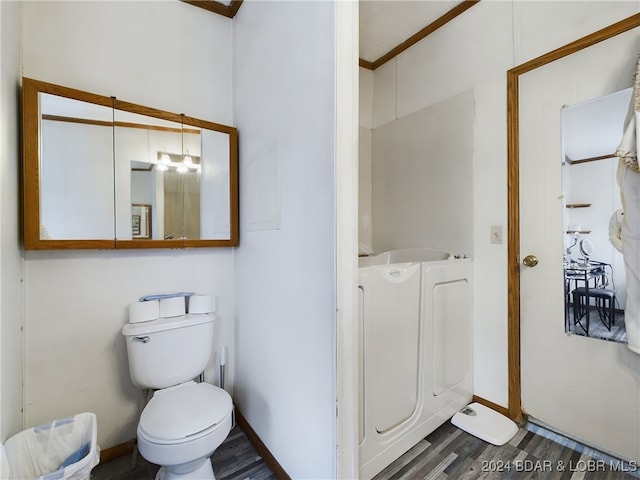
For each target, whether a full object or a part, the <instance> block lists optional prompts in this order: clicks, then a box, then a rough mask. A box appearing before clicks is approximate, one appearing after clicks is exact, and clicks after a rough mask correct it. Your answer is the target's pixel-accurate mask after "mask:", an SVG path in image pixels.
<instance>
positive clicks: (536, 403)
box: [519, 31, 640, 461]
mask: <svg viewBox="0 0 640 480" xmlns="http://www.w3.org/2000/svg"><path fill="white" fill-rule="evenodd" d="M637 38H638V37H637V32H634V31H631V32H628V33H625V34H621V35H619V36H617V37H615V38H612V39H609V40H607V41H605V42H602V43H600V44H597V45H594V46H591V47H589V48H588V49H586V50H582V51H580V52H578V53H574V54H573V55H570V56H568V57H566V58H563V59H561V60H556V61H554V62H552V63H550V64H548V65H545V66H543V67H539V68H536V69H534V70H532V71H530V72H528V73H525V74H523V75H521V76H520V83H519V85H520V96H519V99H520V111H519V119H520V125H519V136H520V149H519V152H520V239H521V241H520V260H521V263H520V268H521V272H520V275H521V278H520V288H521V303H520V311H521V388H522V408H523V410H524V412H525V413H526V414H528V415H529V416H531V417H534V418H536V419H538V420H540V421H542V422H544V423H546V424H548V425H550V426H552V427H553V428H555V429H557V430H560V431H563V432H567V433H569V434H570V435H572V436H574V437H576V438H578V439H581V440H583V441H584V442H586V443H588V444H591V445H594V446H597V447H599V448H601V449H604V450H607V451H610V452H612V453H615V454H616V455H617V456H621V457H624V458H627V459H632V460H636V461H637V460H638V459H640V407H639V406H640V355H636V354H634V353H632V352H631V351H630V350H628V349H627V348H626V346H625V345H623V344H619V343H614V342H607V341H604V340H598V339H592V338H586V337H582V336H577V335H569V334H567V333H565V329H564V288H563V263H562V254H563V232H562V213H563V212H562V209H563V198H562V195H563V192H562V179H561V129H560V111H561V108H562V106H563V105H567V104H569V105H570V104H574V103H578V102H581V101H585V100H588V99H590V98H596V97H598V96H601V95H604V94H607V93H611V92H613V91H616V90H620V89H621V88H624V87H625V86H630V85H631V78H630V77H629V78H628V80H627V82H626V84H625V82H624V78H623V76H624V75H625V74H629V72H630V71H631V68H628V66H630V64H631V63H634V62H635V60H636V59H637ZM612 161H614V160H612ZM528 255H533V256H535V257H537V260H538V264H537V265H536V266H532V267H527V266H524V265H523V264H522V260H523V259H524V258H525V257H526V256H528Z"/></svg>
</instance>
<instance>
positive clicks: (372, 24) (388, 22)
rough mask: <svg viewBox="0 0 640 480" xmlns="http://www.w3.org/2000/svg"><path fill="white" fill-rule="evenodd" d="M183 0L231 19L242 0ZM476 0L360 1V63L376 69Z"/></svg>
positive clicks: (476, 0)
mask: <svg viewBox="0 0 640 480" xmlns="http://www.w3.org/2000/svg"><path fill="white" fill-rule="evenodd" d="M182 1H183V2H186V3H190V4H192V5H195V6H198V7H201V8H205V9H207V10H210V11H212V12H214V13H218V14H220V15H225V16H227V17H230V18H233V17H234V15H235V14H236V13H237V11H238V9H239V8H240V6H241V4H242V2H243V0H182ZM249 1H251V0H249ZM478 1H479V0H359V2H360V60H361V61H360V65H361V66H364V67H366V68H370V69H375V68H377V67H378V66H380V65H382V64H383V63H385V62H386V61H387V60H389V59H390V58H392V57H393V56H395V55H397V54H398V53H400V51H402V50H404V49H406V48H408V47H409V46H411V45H413V44H414V43H415V42H416V41H418V40H420V39H422V38H424V37H425V36H426V35H428V34H429V33H431V32H432V31H434V30H435V29H437V28H439V27H440V26H442V25H443V24H444V23H446V22H447V21H450V20H452V19H453V18H455V17H456V16H457V15H459V14H460V13H462V12H463V11H465V10H466V9H467V8H470V7H471V6H472V5H473V4H475V3H477V2H478Z"/></svg>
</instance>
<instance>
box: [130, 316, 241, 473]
mask: <svg viewBox="0 0 640 480" xmlns="http://www.w3.org/2000/svg"><path fill="white" fill-rule="evenodd" d="M213 320H214V316H213V313H199V314H186V315H179V316H174V317H169V318H158V319H155V320H148V321H144V322H139V323H128V324H126V325H125V326H124V327H123V328H122V333H123V335H124V336H125V337H126V342H127V354H128V356H129V372H130V374H131V379H132V380H133V383H135V384H136V385H137V386H138V387H140V388H146V389H153V390H155V392H154V394H153V397H152V398H151V400H150V401H149V402H148V403H147V405H146V406H145V407H144V409H143V411H142V415H141V416H140V421H139V423H138V449H139V450H140V453H141V454H142V456H143V457H144V458H146V459H147V460H148V461H149V462H151V463H155V464H156V465H160V466H161V468H160V470H159V471H158V474H157V475H156V480H173V479H176V480H177V479H213V478H215V477H214V475H213V469H212V467H211V461H210V457H211V455H212V454H213V452H214V451H215V450H216V448H218V447H219V446H220V444H221V443H222V442H223V441H224V439H225V438H226V437H227V435H228V434H229V431H230V430H231V427H232V416H233V403H232V400H231V396H230V395H229V394H228V393H227V392H226V391H225V390H223V389H221V388H218V387H216V386H214V385H211V384H208V383H204V382H202V383H196V382H195V381H194V378H196V377H198V376H199V375H200V374H201V373H202V372H203V370H204V369H205V367H206V366H207V363H208V362H209V359H210V357H211V353H212V349H213Z"/></svg>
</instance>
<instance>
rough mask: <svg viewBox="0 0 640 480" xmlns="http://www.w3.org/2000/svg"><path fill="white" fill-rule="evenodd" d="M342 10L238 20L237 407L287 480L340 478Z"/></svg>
mask: <svg viewBox="0 0 640 480" xmlns="http://www.w3.org/2000/svg"><path fill="white" fill-rule="evenodd" d="M334 35H335V5H334V4H333V3H331V2H245V3H244V4H243V5H242V8H241V9H240V11H239V13H238V14H237V15H236V17H235V19H234V48H235V66H234V69H235V78H234V81H235V82H234V106H235V110H236V121H237V123H238V125H241V126H242V128H241V131H240V135H239V136H240V151H241V152H242V154H241V159H240V196H241V198H240V205H241V211H240V218H241V234H240V237H241V244H240V247H239V249H238V254H237V257H236V270H235V272H236V279H235V291H236V323H237V325H236V341H237V353H236V361H237V365H238V373H237V375H238V381H237V396H236V400H237V406H238V409H239V410H240V411H241V412H242V414H243V415H244V417H245V418H246V419H247V421H248V422H249V424H250V425H251V426H252V428H253V429H254V430H255V431H256V433H257V434H258V436H259V437H260V438H261V440H262V441H263V442H264V443H265V445H266V446H267V448H268V449H269V450H270V451H271V453H272V454H273V455H274V456H275V457H276V458H277V459H278V462H279V463H280V464H281V465H282V467H283V468H284V469H285V470H286V471H287V473H288V474H289V475H290V476H291V477H292V478H317V479H320V478H335V476H336V372H335V368H336V366H335V355H336V351H335V343H336V331H335V323H336V253H335V236H336V230H335V229H336V227H335V222H336V217H335V200H334V198H335V186H334V182H335V178H334V177H335V160H334V155H335V132H334V117H335V108H336V106H335V71H334V68H333V67H332V66H333V65H334V64H335V63H334V62H335V48H336V47H335V42H334Z"/></svg>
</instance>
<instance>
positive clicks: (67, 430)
mask: <svg viewBox="0 0 640 480" xmlns="http://www.w3.org/2000/svg"><path fill="white" fill-rule="evenodd" d="M97 433H98V428H97V419H96V415H95V414H94V413H89V412H85V413H79V414H77V415H74V416H72V417H67V418H61V419H58V420H54V421H53V422H51V423H45V424H42V425H37V426H35V427H32V428H29V429H27V430H23V431H22V432H20V433H17V434H16V435H14V436H13V437H11V438H9V439H8V440H7V441H6V442H5V443H4V446H2V444H0V447H1V448H2V465H1V470H0V477H1V478H2V479H3V480H4V479H7V480H27V479H37V480H57V479H68V480H88V479H89V477H90V475H91V470H92V469H93V467H95V466H96V465H97V464H98V463H99V462H100V448H99V447H98V445H97Z"/></svg>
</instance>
